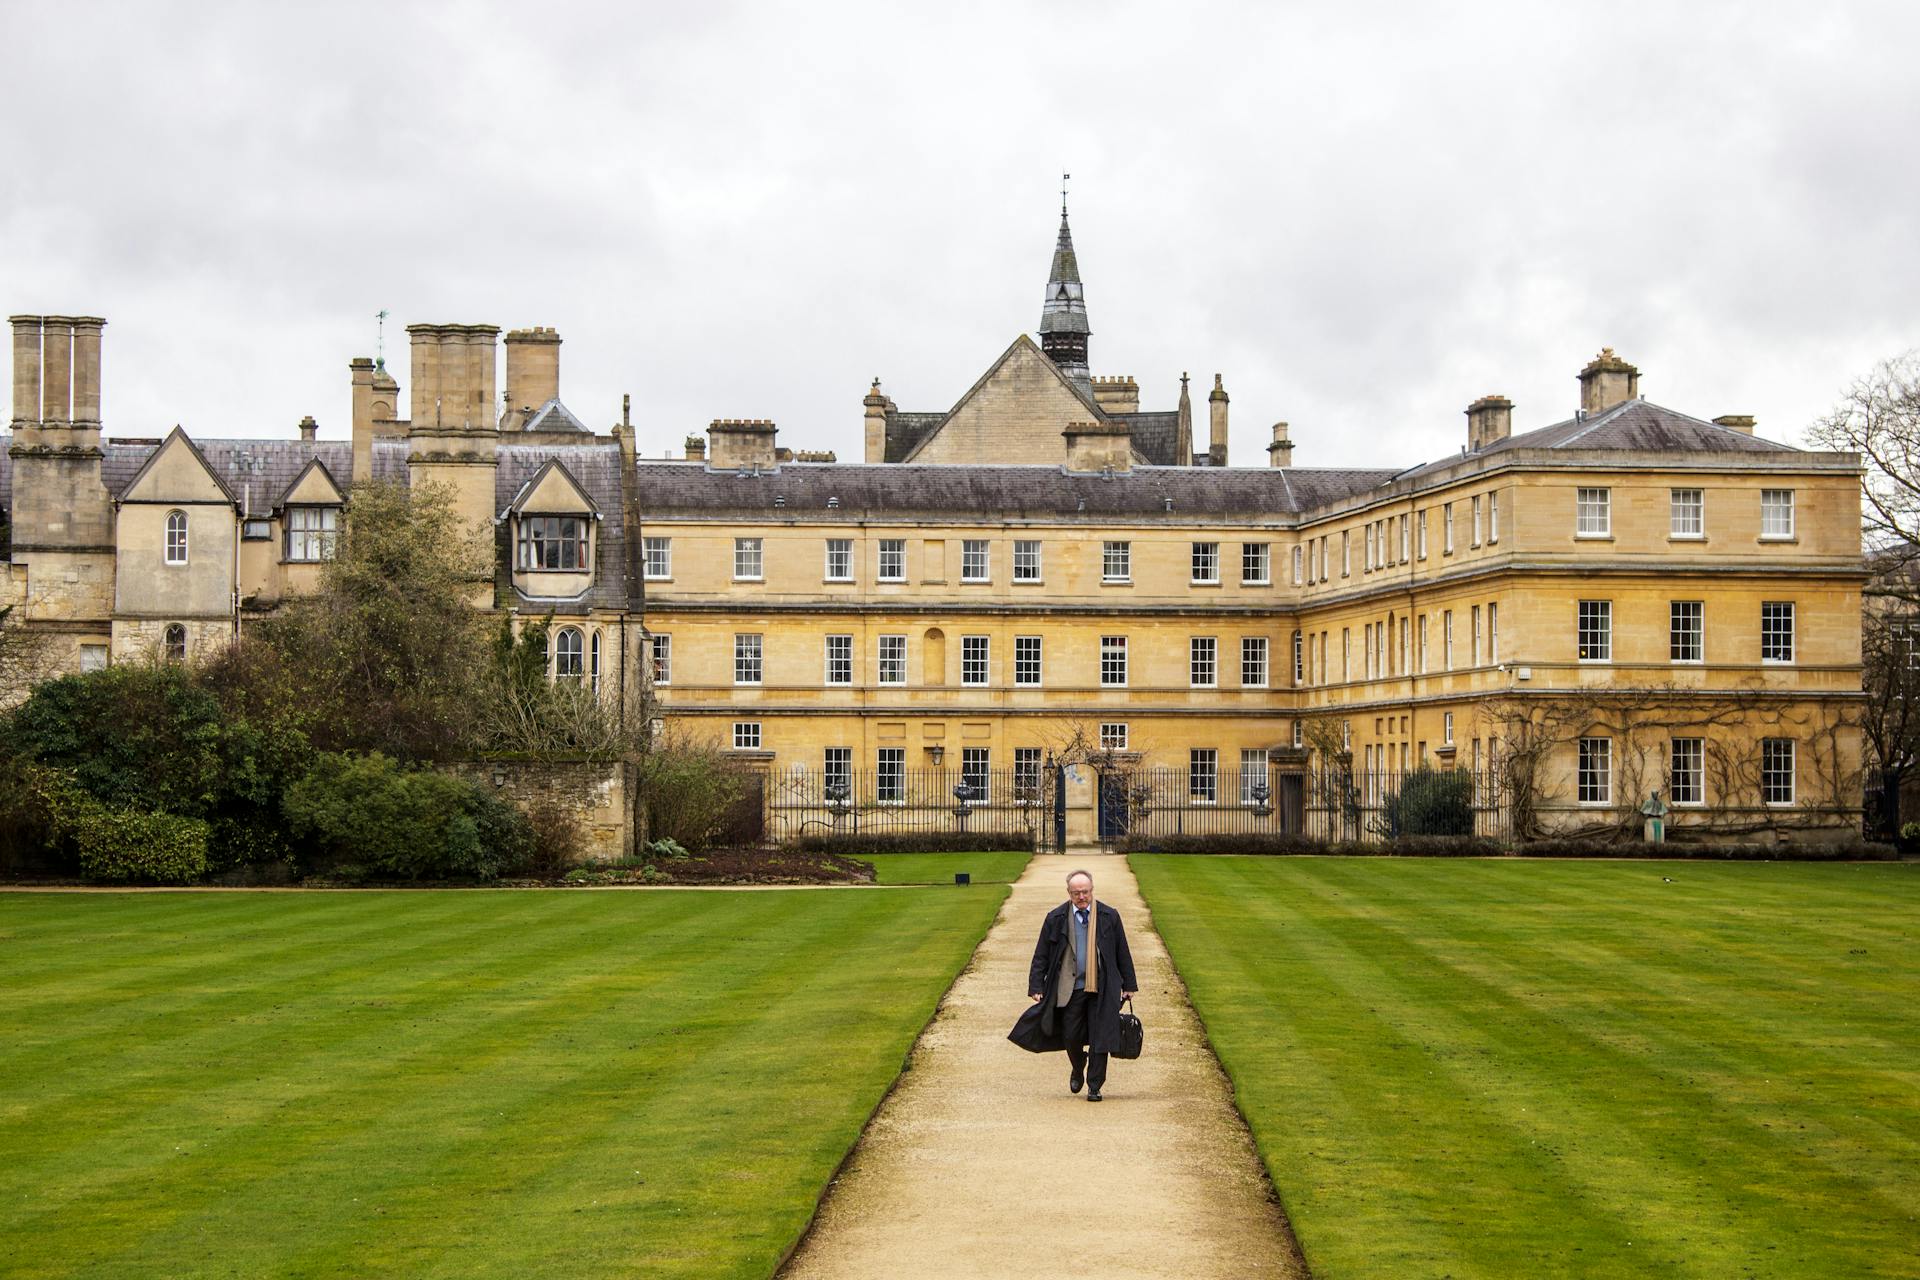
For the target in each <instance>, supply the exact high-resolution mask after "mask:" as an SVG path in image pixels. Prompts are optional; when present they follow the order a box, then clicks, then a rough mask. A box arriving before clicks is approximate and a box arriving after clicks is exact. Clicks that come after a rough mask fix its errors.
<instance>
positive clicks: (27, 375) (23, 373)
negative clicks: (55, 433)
mask: <svg viewBox="0 0 1920 1280" xmlns="http://www.w3.org/2000/svg"><path fill="white" fill-rule="evenodd" d="M10 320H11V322H12V324H13V425H14V429H15V430H16V431H17V430H19V428H20V427H22V426H24V425H25V424H27V423H30V422H38V421H40V317H39V316H12V317H10Z"/></svg>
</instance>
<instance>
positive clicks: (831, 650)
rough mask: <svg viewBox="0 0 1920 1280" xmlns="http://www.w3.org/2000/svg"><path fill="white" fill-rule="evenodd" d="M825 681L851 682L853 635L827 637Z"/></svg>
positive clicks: (835, 682) (832, 682)
mask: <svg viewBox="0 0 1920 1280" xmlns="http://www.w3.org/2000/svg"><path fill="white" fill-rule="evenodd" d="M827 683H828V684H852V683H853V637H852V636H828V637H827Z"/></svg>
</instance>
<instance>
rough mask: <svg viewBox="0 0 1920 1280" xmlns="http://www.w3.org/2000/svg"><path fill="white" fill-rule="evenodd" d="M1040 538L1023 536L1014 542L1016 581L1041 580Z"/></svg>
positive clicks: (1014, 573)
mask: <svg viewBox="0 0 1920 1280" xmlns="http://www.w3.org/2000/svg"><path fill="white" fill-rule="evenodd" d="M1040 555H1041V552H1040V540H1039V539H1038V538H1021V539H1018V540H1016V541H1015V542H1014V544H1013V580H1014V581H1015V582H1039V581H1041V576H1040V573H1041V561H1040Z"/></svg>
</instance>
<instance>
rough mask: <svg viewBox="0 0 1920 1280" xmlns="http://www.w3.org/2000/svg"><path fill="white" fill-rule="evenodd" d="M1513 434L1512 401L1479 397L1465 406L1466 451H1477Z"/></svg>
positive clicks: (1499, 396)
mask: <svg viewBox="0 0 1920 1280" xmlns="http://www.w3.org/2000/svg"><path fill="white" fill-rule="evenodd" d="M1512 434H1513V401H1511V400H1509V399H1507V398H1506V397H1505V396H1501V395H1492V396H1481V397H1480V398H1479V399H1478V400H1475V401H1474V402H1473V403H1472V404H1470V405H1468V406H1467V449H1468V450H1469V451H1470V452H1471V451H1477V450H1480V449H1484V448H1486V447H1487V446H1488V445H1490V444H1492V443H1493V442H1494V441H1496V440H1505V439H1506V438H1507V437H1508V436H1510V435H1512Z"/></svg>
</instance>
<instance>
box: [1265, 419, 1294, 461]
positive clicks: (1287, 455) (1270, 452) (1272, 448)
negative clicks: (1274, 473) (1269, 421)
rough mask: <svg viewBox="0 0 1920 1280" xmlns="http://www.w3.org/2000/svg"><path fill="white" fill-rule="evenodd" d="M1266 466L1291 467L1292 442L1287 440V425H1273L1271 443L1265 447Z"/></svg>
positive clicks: (1280, 423) (1281, 423)
mask: <svg viewBox="0 0 1920 1280" xmlns="http://www.w3.org/2000/svg"><path fill="white" fill-rule="evenodd" d="M1267 465H1268V466H1270V467H1290V466H1292V465H1293V441H1291V440H1289V439H1287V424H1286V423H1284V422H1276V423H1274V424H1273V443H1272V444H1270V445H1268V446H1267Z"/></svg>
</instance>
